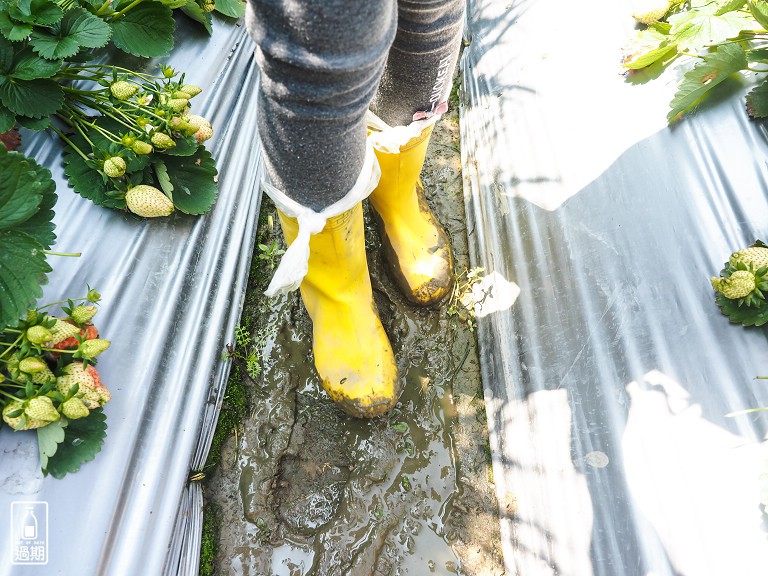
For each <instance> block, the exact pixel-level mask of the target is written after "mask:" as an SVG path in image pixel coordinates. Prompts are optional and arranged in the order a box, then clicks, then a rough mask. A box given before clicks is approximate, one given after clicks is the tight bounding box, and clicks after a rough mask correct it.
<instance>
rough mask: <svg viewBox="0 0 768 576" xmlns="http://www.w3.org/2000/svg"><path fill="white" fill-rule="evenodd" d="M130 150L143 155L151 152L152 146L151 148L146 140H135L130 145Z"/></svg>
mask: <svg viewBox="0 0 768 576" xmlns="http://www.w3.org/2000/svg"><path fill="white" fill-rule="evenodd" d="M131 150H133V151H134V152H135V153H136V154H138V155H139V156H144V155H146V154H151V153H152V151H153V150H154V148H152V146H151V145H150V144H149V143H148V142H144V140H136V142H134V143H133V145H132V146H131Z"/></svg>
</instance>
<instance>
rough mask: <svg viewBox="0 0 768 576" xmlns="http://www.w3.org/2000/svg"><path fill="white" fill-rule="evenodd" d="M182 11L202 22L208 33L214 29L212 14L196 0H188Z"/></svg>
mask: <svg viewBox="0 0 768 576" xmlns="http://www.w3.org/2000/svg"><path fill="white" fill-rule="evenodd" d="M181 11H182V12H184V14H186V15H187V16H189V17H190V18H192V20H194V21H195V22H199V23H200V24H202V25H203V27H204V28H205V29H206V31H207V32H208V34H210V33H211V32H212V31H213V28H212V27H211V14H210V13H209V12H206V11H205V10H203V9H202V8H201V7H200V4H198V3H197V2H195V0H188V2H187V3H186V4H185V5H184V6H182V7H181Z"/></svg>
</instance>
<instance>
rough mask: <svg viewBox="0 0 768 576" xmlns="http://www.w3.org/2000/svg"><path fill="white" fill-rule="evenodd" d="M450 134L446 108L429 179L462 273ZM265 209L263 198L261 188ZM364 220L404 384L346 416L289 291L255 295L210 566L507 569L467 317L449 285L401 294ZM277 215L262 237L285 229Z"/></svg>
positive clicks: (216, 497) (216, 478)
mask: <svg viewBox="0 0 768 576" xmlns="http://www.w3.org/2000/svg"><path fill="white" fill-rule="evenodd" d="M458 134H459V129H458V118H457V117H456V115H455V113H454V114H449V115H446V116H444V117H443V119H442V121H441V122H440V123H439V124H438V128H437V129H436V130H435V133H434V135H433V137H432V142H431V145H430V151H429V160H428V163H427V166H426V167H425V171H424V174H423V177H424V185H425V188H426V190H427V193H428V197H429V198H430V204H431V205H432V207H433V210H434V211H435V212H436V214H437V215H438V218H439V219H440V220H441V222H443V224H444V225H445V227H446V229H447V231H448V232H449V234H450V236H451V239H452V244H453V249H454V255H455V258H456V271H457V273H459V274H461V273H462V272H464V273H466V271H467V267H468V266H469V259H468V254H467V240H466V229H465V218H464V204H463V200H462V185H461V173H460V157H459V142H458ZM263 209H265V210H273V208H271V206H269V202H268V201H266V200H265V202H264V208H263ZM262 220H266V219H262ZM273 221H274V222H276V218H274V219H273ZM366 221H367V223H368V224H369V226H368V231H367V236H366V244H367V248H368V259H369V267H370V269H371V276H372V282H373V287H374V297H375V299H376V304H377V307H378V310H379V313H380V315H381V318H382V322H383V324H384V326H385V329H386V330H387V333H388V335H389V337H390V340H391V342H392V346H393V349H394V352H395V356H396V358H397V359H398V366H399V369H400V374H401V377H402V378H404V379H405V391H404V393H403V395H402V397H401V399H400V402H399V403H398V405H397V407H396V408H395V409H394V410H393V411H392V412H391V413H390V414H389V415H388V416H387V417H385V418H380V419H377V420H373V421H362V420H356V419H354V418H351V417H349V416H347V415H346V414H344V413H343V412H342V411H341V410H339V409H338V408H337V407H336V406H335V405H334V404H333V403H332V402H331V401H330V400H329V399H328V397H327V396H326V395H325V393H324V392H322V390H321V388H320V385H319V381H318V378H317V376H316V375H315V373H314V369H313V368H312V351H311V323H310V320H309V317H308V316H307V314H306V311H305V310H304V308H303V306H302V305H301V301H300V299H299V296H298V293H293V294H292V295H289V296H283V297H279V298H276V299H273V300H267V299H266V298H265V297H263V296H262V297H261V298H254V297H253V294H252V295H251V297H249V298H248V299H247V300H248V304H247V305H246V309H245V311H244V318H246V319H250V320H248V326H249V329H250V332H251V334H250V336H251V338H252V339H253V340H254V341H255V342H258V343H259V347H260V348H261V350H262V353H261V357H260V359H259V360H260V365H261V371H260V374H259V375H258V377H256V378H255V379H254V383H253V384H252V385H250V389H251V393H252V394H253V398H254V400H253V409H252V412H251V414H250V415H249V417H248V418H247V419H246V420H245V422H244V423H243V424H242V426H241V427H240V428H239V430H238V433H237V434H236V435H234V436H232V437H231V438H230V439H229V440H228V441H227V442H226V443H225V444H224V447H223V448H222V456H221V464H220V465H219V467H218V468H217V470H216V472H215V474H214V475H213V476H212V477H210V479H209V480H208V482H207V484H206V499H207V500H208V501H213V502H215V503H216V504H217V505H218V508H219V511H220V517H221V529H220V533H219V539H218V543H217V544H218V554H217V557H216V572H217V573H218V574H222V575H224V574H226V575H230V574H232V575H236V574H237V575H247V576H262V575H263V576H266V575H270V576H272V575H274V576H304V575H310V574H312V575H320V576H326V575H328V576H331V575H333V576H336V575H353V576H368V575H380V576H385V575H386V576H396V575H406V574H408V575H419V576H421V575H427V574H465V575H477V576H480V575H482V576H495V575H501V574H503V564H502V558H501V546H500V537H499V528H498V520H497V512H496V497H495V492H494V486H493V483H492V481H493V478H492V473H491V465H490V455H489V452H488V447H487V446H488V444H487V429H486V414H485V408H484V403H483V392H482V387H481V383H480V372H479V366H478V359H477V354H476V350H475V338H474V333H473V332H472V331H471V317H470V316H469V314H468V312H467V311H466V310H465V309H464V307H463V306H462V305H461V304H460V303H459V302H458V301H457V300H456V299H453V300H451V301H450V302H449V301H446V303H444V304H443V306H442V307H441V308H439V309H431V310H422V309H415V308H413V307H412V306H411V305H409V304H408V303H407V302H406V301H405V300H404V299H403V298H402V297H401V296H400V295H399V293H398V292H397V290H396V288H395V287H394V285H393V283H392V282H391V281H390V279H389V277H388V276H387V274H386V272H385V270H384V268H383V265H382V262H381V260H380V250H379V246H380V241H379V237H378V234H377V233H376V231H375V229H374V228H373V226H372V225H370V224H371V219H370V218H367V220H366ZM264 226H268V224H265V225H264ZM278 228H279V227H278V226H277V225H275V226H274V230H271V231H270V230H268V229H266V230H264V229H263V230H262V233H264V234H263V235H262V238H264V237H265V235H266V233H271V234H272V235H273V237H274V238H275V239H279V229H278ZM280 241H281V240H280ZM268 242H271V240H268ZM267 262H268V261H267V260H266V259H265V260H263V263H264V265H266V264H267ZM254 289H255V287H254Z"/></svg>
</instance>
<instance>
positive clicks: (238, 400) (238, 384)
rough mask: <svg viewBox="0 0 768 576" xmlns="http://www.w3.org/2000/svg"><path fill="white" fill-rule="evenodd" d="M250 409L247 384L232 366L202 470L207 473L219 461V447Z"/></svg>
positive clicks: (235, 367)
mask: <svg viewBox="0 0 768 576" xmlns="http://www.w3.org/2000/svg"><path fill="white" fill-rule="evenodd" d="M250 409H251V397H250V394H249V392H248V388H247V386H246V385H245V384H244V383H243V379H242V378H241V377H240V371H239V370H238V368H237V366H233V367H232V371H231V372H230V374H229V380H228V381H227V392H226V395H225V396H224V400H223V402H222V405H221V412H220V413H219V421H218V424H217V425H216V431H215V432H214V433H213V440H212V441H211V449H210V451H209V452H208V458H207V459H206V461H205V466H204V467H203V472H204V473H205V474H206V475H208V474H210V473H211V472H213V470H215V469H216V466H218V465H219V462H220V461H221V447H222V446H223V444H224V442H225V441H226V439H227V438H229V437H230V436H231V435H232V433H233V432H234V430H235V428H237V427H238V426H240V423H241V422H242V421H243V420H244V419H245V417H246V416H247V415H248V412H249V411H250Z"/></svg>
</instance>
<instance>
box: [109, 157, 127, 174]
mask: <svg viewBox="0 0 768 576" xmlns="http://www.w3.org/2000/svg"><path fill="white" fill-rule="evenodd" d="M104 174H106V175H107V176H109V177H110V178H120V176H122V175H123V174H125V160H123V159H122V158H120V156H112V158H107V159H106V160H104Z"/></svg>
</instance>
